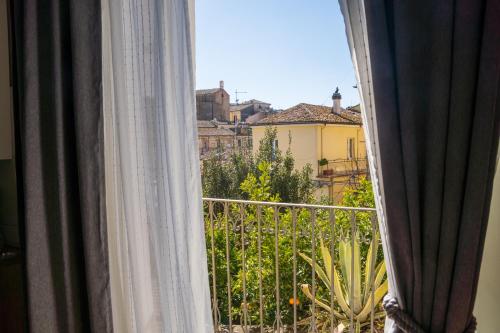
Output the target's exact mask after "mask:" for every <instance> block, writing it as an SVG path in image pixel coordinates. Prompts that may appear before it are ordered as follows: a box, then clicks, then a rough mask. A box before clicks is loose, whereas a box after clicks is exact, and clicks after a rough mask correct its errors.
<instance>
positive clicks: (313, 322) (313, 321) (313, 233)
mask: <svg viewBox="0 0 500 333" xmlns="http://www.w3.org/2000/svg"><path fill="white" fill-rule="evenodd" d="M311 260H312V276H311V278H312V281H311V289H312V299H313V300H312V306H311V312H312V316H311V332H316V331H317V329H316V302H315V301H314V300H315V299H316V209H314V208H313V209H311Z"/></svg>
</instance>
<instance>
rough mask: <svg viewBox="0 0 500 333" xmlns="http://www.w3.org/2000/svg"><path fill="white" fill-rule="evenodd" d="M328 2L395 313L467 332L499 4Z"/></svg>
mask: <svg viewBox="0 0 500 333" xmlns="http://www.w3.org/2000/svg"><path fill="white" fill-rule="evenodd" d="M339 2H340V5H341V8H342V12H343V15H344V19H345V22H346V31H347V36H348V39H349V43H350V48H351V54H352V58H353V62H354V64H355V67H356V70H357V75H358V81H359V85H358V86H359V87H360V88H361V90H360V95H361V98H362V102H363V103H362V104H363V111H364V116H365V119H366V121H365V131H366V133H367V135H366V136H367V137H368V140H369V144H368V145H369V154H370V164H371V168H372V175H373V176H374V185H375V190H376V192H377V199H379V200H378V205H377V207H378V210H379V212H380V217H381V220H380V224H381V229H382V231H383V232H384V235H385V238H384V251H385V255H386V259H387V260H388V263H389V280H390V282H391V287H390V290H391V293H393V296H395V297H396V299H397V301H398V303H399V308H400V310H402V311H399V310H398V313H400V314H403V313H404V314H406V315H408V317H409V318H411V319H412V321H413V324H415V325H418V326H420V327H421V329H422V330H423V331H425V332H464V331H466V330H472V329H473V326H474V319H473V316H472V310H473V306H474V299H475V293H476V289H477V282H478V276H479V269H480V263H481V256H482V251H483V246H484V238H485V234H486V227H487V220H488V212H489V207H490V200H491V191H492V183H493V176H494V170H495V164H496V159H497V149H498V140H499V122H500V21H498V19H497V18H498V17H499V15H500V2H498V1H495V0H482V1H469V0H458V1H451V0H450V1H440V2H438V3H436V2H434V1H418V2H396V1H394V2H392V1H365V0H353V1H350V0H340V1H339ZM390 304H393V303H391V302H387V305H390ZM386 331H390V332H400V331H401V328H398V327H394V326H393V325H392V323H388V325H387V327H386ZM409 331H411V332H413V331H415V330H413V329H410V330H409Z"/></svg>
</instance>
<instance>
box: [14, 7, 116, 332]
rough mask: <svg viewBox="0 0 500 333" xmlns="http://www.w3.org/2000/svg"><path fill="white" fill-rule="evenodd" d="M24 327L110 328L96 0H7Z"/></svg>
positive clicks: (53, 329)
mask: <svg viewBox="0 0 500 333" xmlns="http://www.w3.org/2000/svg"><path fill="white" fill-rule="evenodd" d="M12 5H13V7H12V8H13V19H14V24H13V26H14V29H13V30H14V31H13V35H14V44H15V53H16V55H15V59H14V60H15V68H14V70H15V72H16V96H17V98H16V99H17V103H16V105H17V108H16V117H17V119H18V124H19V126H18V128H17V131H18V133H19V140H18V142H16V144H17V145H20V147H21V149H20V152H21V154H20V155H21V156H19V161H20V163H21V168H20V170H21V172H20V174H19V175H18V176H19V177H20V182H19V184H21V187H20V189H19V190H20V191H19V193H21V197H22V198H21V200H22V203H23V204H22V205H23V208H24V209H23V211H22V216H23V223H24V244H25V249H24V252H25V263H26V289H27V304H28V306H27V307H28V319H29V330H30V331H31V332H111V331H112V319H111V318H112V316H111V308H110V307H111V305H110V304H111V302H110V294H109V270H108V259H107V258H108V256H107V254H108V253H107V243H106V237H107V236H106V223H105V206H104V205H105V198H104V161H103V126H102V118H103V117H102V94H101V17H100V1H98V0H88V1H80V0H74V1H73V0H71V1H57V0H53V1H49V0H47V1H37V0H26V1H12Z"/></svg>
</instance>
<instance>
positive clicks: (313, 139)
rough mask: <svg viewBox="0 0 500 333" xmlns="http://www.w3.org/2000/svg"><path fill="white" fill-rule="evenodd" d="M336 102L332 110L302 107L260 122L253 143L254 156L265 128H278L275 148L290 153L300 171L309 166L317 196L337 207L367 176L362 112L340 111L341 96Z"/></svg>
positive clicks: (295, 107)
mask: <svg viewBox="0 0 500 333" xmlns="http://www.w3.org/2000/svg"><path fill="white" fill-rule="evenodd" d="M333 99H334V106H333V107H328V106H321V105H312V104H305V103H301V104H298V105H296V106H294V107H291V108H289V109H287V110H284V111H282V112H279V113H276V114H273V115H271V116H269V117H267V118H264V119H262V120H260V121H258V122H257V123H256V124H253V125H252V141H253V150H254V152H255V151H257V150H258V149H259V142H260V140H261V139H262V138H263V136H264V133H265V129H266V127H267V126H272V127H276V129H277V139H276V141H277V142H275V145H276V146H277V147H278V148H279V149H280V150H281V151H286V150H287V149H290V151H291V153H292V155H293V157H294V158H295V167H296V168H297V169H301V168H302V167H304V166H305V165H307V164H310V165H311V167H312V168H313V176H314V178H315V183H316V185H317V188H318V189H317V191H316V196H317V197H318V198H319V197H321V196H328V197H329V198H330V200H332V201H333V202H335V203H337V202H338V201H339V200H340V199H341V197H342V191H343V189H344V187H345V186H346V185H353V184H356V183H357V181H358V180H359V177H360V176H366V175H367V160H366V146H365V140H364V134H363V128H362V122H361V113H360V110H359V108H357V107H352V108H347V109H344V108H342V107H340V94H338V92H336V94H334V95H333Z"/></svg>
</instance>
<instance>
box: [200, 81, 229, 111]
mask: <svg viewBox="0 0 500 333" xmlns="http://www.w3.org/2000/svg"><path fill="white" fill-rule="evenodd" d="M196 118H197V119H198V120H213V119H217V120H218V121H230V116H229V94H228V93H227V91H226V90H224V81H220V83H219V88H213V89H201V90H196Z"/></svg>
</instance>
